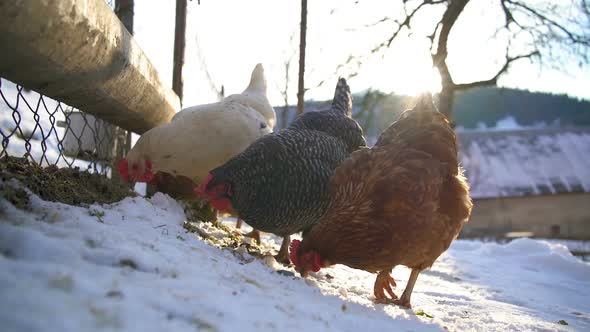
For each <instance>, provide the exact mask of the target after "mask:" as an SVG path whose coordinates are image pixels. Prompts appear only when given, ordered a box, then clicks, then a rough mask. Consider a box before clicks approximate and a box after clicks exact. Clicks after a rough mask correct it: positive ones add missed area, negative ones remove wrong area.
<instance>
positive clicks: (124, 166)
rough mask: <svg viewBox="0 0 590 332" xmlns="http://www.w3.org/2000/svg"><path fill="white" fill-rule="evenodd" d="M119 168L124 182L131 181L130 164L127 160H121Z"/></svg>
mask: <svg viewBox="0 0 590 332" xmlns="http://www.w3.org/2000/svg"><path fill="white" fill-rule="evenodd" d="M118 168H119V175H121V177H122V178H123V180H125V181H129V163H128V162H127V159H125V158H123V159H121V161H119V165H118Z"/></svg>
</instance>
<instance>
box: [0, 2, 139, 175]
mask: <svg viewBox="0 0 590 332" xmlns="http://www.w3.org/2000/svg"><path fill="white" fill-rule="evenodd" d="M106 3H107V4H108V5H109V6H110V7H111V8H112V9H115V1H114V0H106ZM6 51H7V50H6ZM0 98H1V100H0V136H1V139H2V147H1V150H0V160H4V159H5V158H6V157H18V158H26V159H28V160H29V161H31V162H34V163H36V164H38V165H40V166H42V167H47V166H51V165H55V166H57V167H60V168H61V167H68V168H79V169H80V170H86V171H89V172H92V173H99V174H101V175H110V170H111V169H112V167H111V166H112V165H113V163H114V162H115V161H116V159H118V158H120V157H122V156H123V155H125V154H126V153H127V152H128V149H129V146H130V142H128V140H130V139H131V135H128V134H127V132H126V131H125V130H123V129H121V128H119V127H116V126H114V125H112V124H110V123H108V122H105V121H103V120H100V119H98V118H96V117H94V116H92V115H90V114H87V113H84V111H83V110H78V109H76V108H74V107H71V106H69V105H66V104H64V103H62V102H59V101H56V100H53V99H51V98H49V97H47V96H44V95H42V94H39V93H37V92H35V91H32V90H28V89H27V88H26V87H23V86H20V85H17V84H15V83H13V82H11V81H9V80H7V79H5V78H2V77H0Z"/></svg>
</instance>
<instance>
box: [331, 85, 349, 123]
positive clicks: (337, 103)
mask: <svg viewBox="0 0 590 332" xmlns="http://www.w3.org/2000/svg"><path fill="white" fill-rule="evenodd" d="M332 109H333V110H336V111H338V112H340V113H342V114H344V115H346V116H348V117H352V94H351V93H350V87H349V86H348V84H347V83H346V80H345V79H344V78H340V79H339V80H338V84H336V91H335V92H334V100H333V101H332Z"/></svg>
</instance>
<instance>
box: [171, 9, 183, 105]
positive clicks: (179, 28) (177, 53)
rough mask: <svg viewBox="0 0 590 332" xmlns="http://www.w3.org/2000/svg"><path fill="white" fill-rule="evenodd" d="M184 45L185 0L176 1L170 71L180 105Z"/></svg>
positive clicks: (173, 87)
mask: <svg viewBox="0 0 590 332" xmlns="http://www.w3.org/2000/svg"><path fill="white" fill-rule="evenodd" d="M185 43H186V0H176V27H175V32H174V68H173V71H172V90H174V92H176V94H177V95H178V98H180V102H181V103H182V88H183V82H182V67H183V66H184V48H185Z"/></svg>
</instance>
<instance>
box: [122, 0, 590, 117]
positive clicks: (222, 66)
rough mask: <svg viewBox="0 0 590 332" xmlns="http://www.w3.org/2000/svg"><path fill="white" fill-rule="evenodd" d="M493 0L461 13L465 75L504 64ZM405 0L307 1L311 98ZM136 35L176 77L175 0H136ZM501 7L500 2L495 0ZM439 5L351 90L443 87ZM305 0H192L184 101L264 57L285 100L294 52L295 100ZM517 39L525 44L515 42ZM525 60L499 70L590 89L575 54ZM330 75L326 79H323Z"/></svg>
mask: <svg viewBox="0 0 590 332" xmlns="http://www.w3.org/2000/svg"><path fill="white" fill-rule="evenodd" d="M357 2H358V3H357ZM490 2H491V0H477V1H472V2H471V3H470V4H469V5H468V6H467V7H466V9H465V13H464V14H463V15H462V16H461V18H460V19H459V21H458V22H457V23H456V25H455V27H454V28H453V31H452V33H451V40H450V42H449V58H448V64H449V67H450V70H451V72H452V74H453V75H454V77H455V81H456V82H457V83H463V82H469V81H472V80H481V79H488V78H490V77H491V76H493V74H494V73H495V72H496V71H497V70H498V68H500V67H501V66H502V64H503V51H504V47H505V44H504V43H503V41H502V40H501V39H494V38H493V37H492V35H493V34H494V32H495V29H496V27H497V26H498V22H501V15H502V13H500V12H494V11H493V10H492V9H493V8H495V7H494V6H489V3H490ZM400 3H401V2H396V1H386V0H373V1H352V0H346V1H337V0H326V1H314V2H309V3H308V34H307V50H306V52H307V55H306V56H307V59H306V88H308V89H309V90H308V91H307V92H306V99H316V100H323V99H330V98H331V97H332V94H333V88H334V85H335V82H336V79H337V76H345V77H346V76H347V75H348V74H350V73H351V72H353V71H355V70H356V68H350V67H346V66H344V67H342V68H338V66H339V65H341V64H344V63H345V62H346V60H347V59H348V58H349V56H350V55H351V54H354V55H365V56H366V55H367V54H369V51H370V50H371V49H372V48H373V47H374V46H375V45H377V44H378V43H380V42H381V41H383V40H385V39H387V38H388V37H389V35H390V34H391V31H392V29H393V24H392V23H383V24H380V25H377V26H374V27H369V28H368V27H366V25H370V24H371V23H374V22H377V21H378V20H380V19H381V18H383V17H384V16H387V15H389V14H390V13H396V12H399V10H400V9H401V7H400ZM135 6H136V7H135V23H134V24H135V27H134V29H135V36H136V40H137V41H138V43H139V45H140V46H141V48H142V49H143V50H144V51H145V52H146V54H147V55H148V57H149V58H150V59H151V60H152V63H153V64H154V65H155V66H156V68H157V69H158V71H159V72H160V75H161V77H162V79H163V81H164V82H166V83H167V84H169V85H171V81H172V54H173V43H174V41H173V38H174V15H175V2H174V1H167V2H163V1H158V2H155V1H148V0H136V1H135ZM496 7H497V6H496ZM437 14H439V13H437V12H436V11H431V12H428V13H426V15H424V16H422V17H421V19H422V22H421V21H420V20H417V21H416V22H415V23H414V28H415V29H416V30H415V31H416V33H415V34H414V35H412V36H409V37H407V36H402V37H401V38H399V39H398V40H396V41H395V42H394V44H392V47H390V48H389V49H388V50H386V51H385V52H383V53H380V54H378V55H373V56H369V57H365V58H364V60H363V64H362V65H361V66H360V67H359V68H358V75H357V76H355V77H353V78H352V79H350V80H349V84H350V86H351V89H352V90H353V92H358V91H363V90H366V89H377V90H381V91H383V92H395V93H400V94H410V95H415V94H418V93H421V92H423V91H432V92H437V91H438V90H439V89H440V83H439V81H438V76H437V75H438V74H437V72H436V71H435V70H434V69H433V68H432V63H431V59H430V51H429V41H428V40H427V39H426V38H424V37H422V35H424V34H423V32H426V31H421V27H422V26H425V24H423V23H430V22H428V21H429V20H430V21H431V20H434V19H436V17H437ZM299 20H300V1H272V0H251V1H240V0H216V1H211V0H201V1H200V4H198V3H197V1H189V4H188V17H187V37H186V38H187V46H186V47H187V49H186V55H185V59H186V60H185V61H186V62H185V66H184V69H183V76H184V84H185V90H184V95H185V97H184V102H183V105H184V106H190V105H196V104H201V103H207V102H214V101H216V100H217V98H218V97H217V96H218V95H217V91H219V90H220V89H221V86H222V85H223V86H224V88H225V92H226V95H228V94H232V93H239V92H241V91H242V90H243V89H244V88H245V87H246V85H247V84H248V80H249V78H250V73H251V71H252V69H253V68H254V66H255V65H256V64H257V63H262V64H263V65H264V67H265V70H266V75H267V81H268V90H269V91H268V93H269V99H270V101H271V104H273V105H283V104H284V99H283V96H282V94H281V91H283V90H284V86H285V77H286V70H285V63H286V62H287V61H288V60H289V59H291V66H290V70H289V76H290V80H289V90H288V91H289V92H288V102H289V103H290V104H295V103H296V95H297V70H298V45H299V30H298V29H299ZM517 46H518V45H517ZM551 65H552V64H549V66H544V67H541V66H539V64H538V63H531V62H530V61H528V60H522V61H519V62H517V63H514V64H513V65H512V66H511V68H510V71H509V73H508V74H507V75H504V76H503V77H502V78H501V79H500V80H499V85H500V86H504V87H512V88H520V89H529V90H533V91H546V92H552V93H560V94H568V95H570V96H573V97H578V98H584V99H590V90H589V89H587V88H586V87H587V86H590V69H589V68H588V67H586V68H580V67H579V66H578V65H577V63H573V64H565V65H563V66H561V67H562V68H560V70H555V69H552V68H551ZM322 81H325V83H324V84H323V85H321V86H319V87H318V85H319V83H320V82H322Z"/></svg>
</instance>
